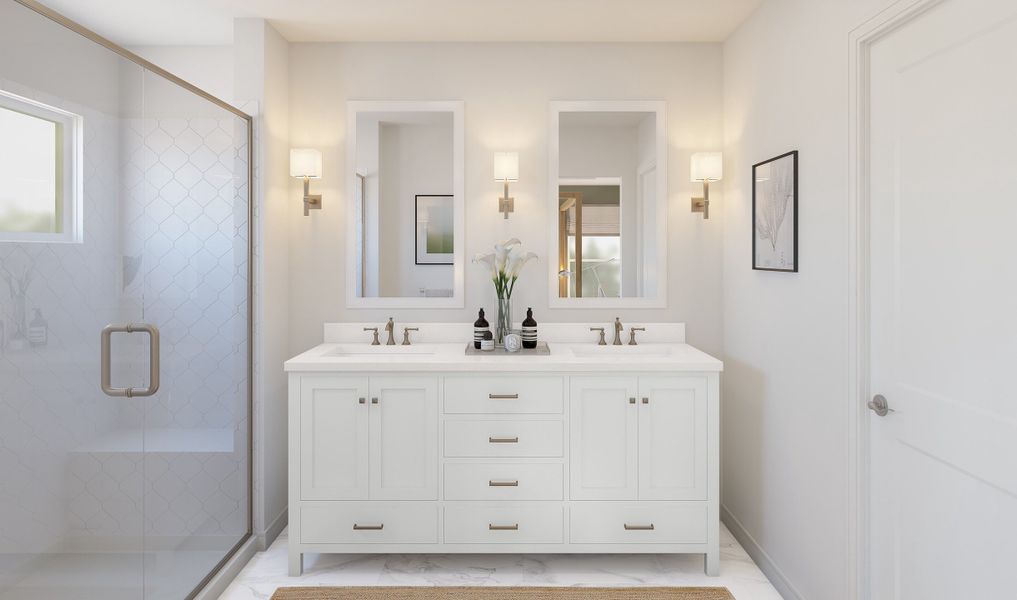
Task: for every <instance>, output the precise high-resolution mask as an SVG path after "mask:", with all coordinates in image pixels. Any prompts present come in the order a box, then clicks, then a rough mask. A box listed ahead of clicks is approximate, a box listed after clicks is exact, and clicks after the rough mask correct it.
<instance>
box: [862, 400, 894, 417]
mask: <svg viewBox="0 0 1017 600" xmlns="http://www.w3.org/2000/svg"><path fill="white" fill-rule="evenodd" d="M867 406H868V407H869V410H871V411H872V412H874V413H876V416H879V417H885V416H886V415H888V414H890V413H892V412H894V410H893V409H892V408H890V403H889V402H887V401H886V396H884V395H883V394H876V395H875V396H873V397H872V400H869V402H868V404H867Z"/></svg>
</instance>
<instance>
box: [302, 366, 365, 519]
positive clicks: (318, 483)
mask: <svg viewBox="0 0 1017 600" xmlns="http://www.w3.org/2000/svg"><path fill="white" fill-rule="evenodd" d="M367 450H368V447H367V378H366V377H339V376H336V377H331V376H304V377H302V378H301V380H300V498H301V499H302V500H364V499H367V494H368V485H367V463H368V459H367Z"/></svg>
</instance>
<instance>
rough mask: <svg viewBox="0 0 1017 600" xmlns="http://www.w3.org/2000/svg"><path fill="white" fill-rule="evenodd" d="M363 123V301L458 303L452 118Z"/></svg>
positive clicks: (396, 116) (359, 218) (394, 115)
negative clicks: (436, 299)
mask: <svg viewBox="0 0 1017 600" xmlns="http://www.w3.org/2000/svg"><path fill="white" fill-rule="evenodd" d="M356 118H357V126H356V136H357V139H356V174H355V176H356V177H357V186H356V191H355V193H356V197H355V198H354V199H353V200H354V211H353V212H354V221H355V223H354V226H355V228H356V231H355V238H356V240H357V244H356V249H357V254H358V255H359V256H357V259H356V260H357V264H356V272H357V278H356V285H357V296H358V297H361V298H411V297H450V296H452V289H453V285H454V272H453V264H454V263H453V247H454V246H453V243H454V238H453V233H452V232H453V223H454V215H453V206H454V203H453V195H452V188H453V180H452V178H453V115H452V113H451V112H437V111H429V112H428V111H419V112H418V111H393V112H360V113H358V114H357V117H356Z"/></svg>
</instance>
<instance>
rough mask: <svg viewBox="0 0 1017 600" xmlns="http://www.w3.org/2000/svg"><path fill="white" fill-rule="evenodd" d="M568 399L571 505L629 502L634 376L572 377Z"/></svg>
mask: <svg viewBox="0 0 1017 600" xmlns="http://www.w3.org/2000/svg"><path fill="white" fill-rule="evenodd" d="M571 385H572V393H571V395H570V398H569V408H570V412H571V414H570V416H569V423H570V429H571V436H570V450H571V460H570V472H571V473H570V481H571V486H570V487H571V499H572V500H635V499H636V498H637V494H638V483H637V482H638V476H639V474H638V467H637V460H638V458H637V455H638V444H637V433H638V413H637V410H638V405H637V404H636V402H637V399H636V395H637V392H638V391H639V390H638V386H637V382H636V378H635V377H573V378H572V384H571Z"/></svg>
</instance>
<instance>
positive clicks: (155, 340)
mask: <svg viewBox="0 0 1017 600" xmlns="http://www.w3.org/2000/svg"><path fill="white" fill-rule="evenodd" d="M114 333H147V334H148V387H144V388H118V387H113V383H112V381H111V375H110V369H111V362H112V361H111V359H110V347H111V345H112V344H111V342H112V337H113V334H114ZM159 345H160V344H159V328H158V327H156V326H155V325H149V324H148V323H128V324H126V325H107V326H105V327H103V328H102V335H101V336H100V344H99V346H100V348H99V385H100V387H102V391H103V393H104V394H106V395H107V396H113V397H126V398H134V397H141V396H151V395H153V394H155V393H156V392H158V391H159V373H160V371H161V367H160V364H159Z"/></svg>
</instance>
